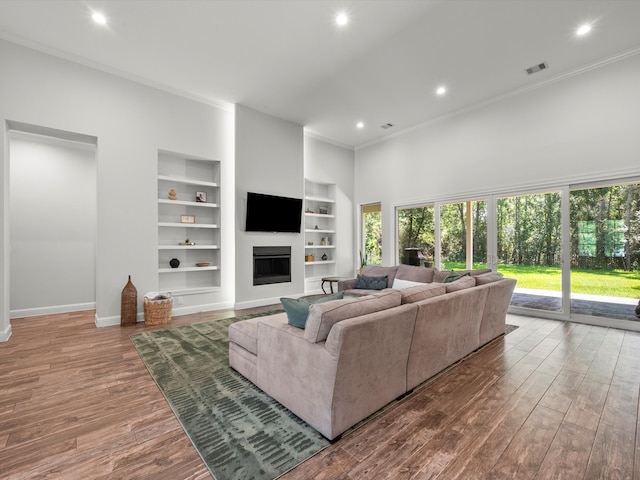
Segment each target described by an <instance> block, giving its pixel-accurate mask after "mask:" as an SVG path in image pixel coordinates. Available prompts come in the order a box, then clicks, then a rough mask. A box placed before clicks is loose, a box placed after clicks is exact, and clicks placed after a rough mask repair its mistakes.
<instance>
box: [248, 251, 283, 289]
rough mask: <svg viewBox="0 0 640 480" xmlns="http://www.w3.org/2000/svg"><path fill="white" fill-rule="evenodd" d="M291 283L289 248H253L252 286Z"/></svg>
mask: <svg viewBox="0 0 640 480" xmlns="http://www.w3.org/2000/svg"><path fill="white" fill-rule="evenodd" d="M290 281H291V247H285V246H275V247H274V246H269V247H253V284H254V285H269V284H272V283H286V282H290Z"/></svg>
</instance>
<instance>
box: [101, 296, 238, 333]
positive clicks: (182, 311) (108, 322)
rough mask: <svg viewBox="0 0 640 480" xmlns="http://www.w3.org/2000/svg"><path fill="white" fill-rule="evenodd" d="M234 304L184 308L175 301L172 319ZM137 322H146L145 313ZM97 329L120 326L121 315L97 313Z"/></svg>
mask: <svg viewBox="0 0 640 480" xmlns="http://www.w3.org/2000/svg"><path fill="white" fill-rule="evenodd" d="M232 307H233V304H232V303H231V302H220V303H208V304H205V305H195V306H192V307H182V306H176V304H175V301H174V304H173V307H172V309H171V316H172V317H179V316H182V315H189V314H192V313H202V312H213V311H215V310H224V309H227V308H232ZM136 321H137V322H144V312H138V314H137V316H136ZM95 323H96V327H113V326H116V325H117V326H120V315H114V316H110V317H99V316H98V314H97V313H96V320H95Z"/></svg>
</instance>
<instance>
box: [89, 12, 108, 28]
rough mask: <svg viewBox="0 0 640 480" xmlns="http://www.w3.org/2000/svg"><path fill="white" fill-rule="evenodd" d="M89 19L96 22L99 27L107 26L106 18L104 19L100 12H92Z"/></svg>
mask: <svg viewBox="0 0 640 480" xmlns="http://www.w3.org/2000/svg"><path fill="white" fill-rule="evenodd" d="M91 18H92V19H93V21H94V22H96V23H98V24H100V25H106V24H107V17H105V16H104V15H103V14H102V13H100V12H93V14H92V15H91Z"/></svg>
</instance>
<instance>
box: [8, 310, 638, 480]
mask: <svg viewBox="0 0 640 480" xmlns="http://www.w3.org/2000/svg"><path fill="white" fill-rule="evenodd" d="M268 309H269V307H262V308H261V309H252V310H250V311H251V312H253V311H258V310H268ZM250 311H242V312H233V311H231V310H227V311H221V312H213V313H208V314H197V315H188V316H182V317H176V318H174V319H173V321H172V323H171V326H178V325H184V324H189V323H197V322H202V321H209V320H214V319H217V318H223V317H228V316H233V315H234V314H236V313H237V314H244V313H249V312H250ZM507 321H508V323H511V324H516V325H519V326H520V328H519V329H517V330H516V331H514V332H512V333H510V334H509V335H507V336H506V337H502V338H500V339H498V340H496V341H494V342H493V343H491V344H490V345H488V346H487V347H485V348H483V349H481V350H480V351H479V352H477V353H475V354H473V355H472V356H470V357H468V358H467V359H466V360H464V361H463V362H461V363H459V364H458V365H456V366H455V367H453V368H451V369H449V370H448V371H447V372H445V373H443V374H441V375H440V376H438V377H437V378H435V379H432V380H431V381H429V382H427V384H425V385H423V386H421V387H419V388H418V389H416V390H415V391H414V392H413V394H411V395H410V396H408V397H406V398H405V399H404V400H402V401H401V402H398V403H395V404H393V405H391V406H390V407H388V408H387V409H386V410H385V411H384V412H382V413H381V414H379V415H378V416H377V417H376V418H375V419H373V420H371V421H370V422H368V423H367V424H365V425H364V426H363V427H361V428H359V429H357V430H355V431H353V432H350V433H348V434H346V435H345V436H344V437H343V438H342V439H341V440H339V441H338V442H336V443H334V444H333V445H331V446H330V447H328V448H327V449H325V450H323V451H322V452H320V453H319V454H318V455H316V456H315V457H313V458H311V459H309V460H307V461H306V462H304V463H303V464H302V465H300V466H298V467H296V468H295V469H294V470H292V471H291V472H288V473H287V474H285V475H284V476H283V477H282V478H283V479H284V480H294V479H310V478H316V479H385V478H389V479H401V480H402V479H435V478H437V479H465V480H466V479H544V480H546V479H555V478H558V479H561V478H562V479H564V478H566V479H571V480H575V479H634V480H640V429H638V405H639V402H638V396H639V391H640V334H639V333H636V332H625V331H622V330H614V329H607V328H602V327H592V326H586V325H579V324H573V323H564V322H557V321H553V320H542V319H536V318H531V317H524V316H514V315H509V316H508V320H507ZM12 328H13V336H12V337H11V339H10V341H9V342H6V343H2V344H0V478H3V479H5V478H6V479H32V478H33V479H35V478H38V479H41V478H65V479H67V478H68V479H80V478H82V479H85V478H91V479H102V478H122V479H134V478H144V479H148V478H153V479H172V480H175V479H210V478H211V476H210V474H209V472H208V470H207V469H206V467H205V466H204V464H203V463H202V461H201V460H200V457H199V456H198V454H197V452H196V451H195V449H194V448H193V447H192V445H191V443H190V441H189V440H188V438H187V436H186V435H185V434H184V432H183V430H182V428H181V427H180V425H179V424H178V422H177V420H176V419H175V417H174V415H173V413H172V412H171V409H170V408H169V406H168V404H167V403H166V402H165V400H164V397H163V396H162V394H161V393H160V391H159V390H158V389H157V387H156V385H155V383H154V382H153V380H152V379H151V377H150V375H149V374H148V373H147V371H146V369H145V367H144V364H143V363H142V361H141V360H140V358H139V357H138V354H137V352H136V350H135V348H134V347H133V345H132V344H131V341H130V340H129V335H130V334H132V333H136V332H142V331H145V330H151V329H157V328H164V327H162V326H156V327H148V326H144V325H143V324H141V325H137V326H132V327H123V328H121V327H106V328H96V327H95V326H94V323H93V312H79V313H72V314H59V315H50V316H44V317H36V318H30V319H20V320H14V321H13V322H12Z"/></svg>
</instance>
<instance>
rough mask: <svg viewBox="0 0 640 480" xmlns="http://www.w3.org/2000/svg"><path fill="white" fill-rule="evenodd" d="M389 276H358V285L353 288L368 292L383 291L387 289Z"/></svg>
mask: <svg viewBox="0 0 640 480" xmlns="http://www.w3.org/2000/svg"><path fill="white" fill-rule="evenodd" d="M388 278H389V277H388V276H387V275H384V276H382V277H367V276H366V275H358V278H357V279H356V284H355V286H354V287H353V288H363V289H366V290H382V289H384V288H387V282H388Z"/></svg>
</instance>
